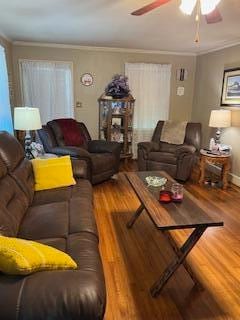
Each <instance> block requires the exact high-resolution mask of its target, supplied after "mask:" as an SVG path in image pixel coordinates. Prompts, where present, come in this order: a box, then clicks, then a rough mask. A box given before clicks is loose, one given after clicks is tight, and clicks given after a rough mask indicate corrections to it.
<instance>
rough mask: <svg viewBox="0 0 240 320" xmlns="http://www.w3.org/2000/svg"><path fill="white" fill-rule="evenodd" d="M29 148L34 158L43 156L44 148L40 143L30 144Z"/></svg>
mask: <svg viewBox="0 0 240 320" xmlns="http://www.w3.org/2000/svg"><path fill="white" fill-rule="evenodd" d="M30 147H31V153H32V155H33V157H34V158H37V157H39V156H42V155H44V148H43V145H42V144H41V143H37V142H32V143H31V144H30Z"/></svg>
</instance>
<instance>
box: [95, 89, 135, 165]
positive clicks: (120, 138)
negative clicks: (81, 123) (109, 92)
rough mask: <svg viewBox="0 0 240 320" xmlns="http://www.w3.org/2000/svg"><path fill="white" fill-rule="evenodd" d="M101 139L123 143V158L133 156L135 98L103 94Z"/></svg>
mask: <svg viewBox="0 0 240 320" xmlns="http://www.w3.org/2000/svg"><path fill="white" fill-rule="evenodd" d="M98 102H99V139H101V140H106V141H116V142H118V143H120V144H121V147H122V148H121V159H125V160H127V159H130V158H132V139H133V110H134V102H135V100H134V98H133V97H132V96H131V95H129V96H128V97H125V98H122V99H114V98H112V97H110V96H106V95H105V94H103V95H102V96H101V97H100V98H99V99H98Z"/></svg>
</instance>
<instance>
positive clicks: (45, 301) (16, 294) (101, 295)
mask: <svg viewBox="0 0 240 320" xmlns="http://www.w3.org/2000/svg"><path fill="white" fill-rule="evenodd" d="M39 242H41V243H44V244H48V245H53V244H54V243H55V245H56V243H58V244H57V246H59V244H60V242H61V243H62V244H63V242H65V245H64V246H65V247H66V253H68V254H69V255H70V256H71V257H72V258H73V259H74V260H75V259H76V260H75V261H76V262H77V264H78V269H77V270H66V271H61V270H59V271H43V272H38V273H35V274H32V275H29V276H27V277H6V276H2V275H0V292H4V299H0V308H1V316H2V317H3V319H34V320H46V319H48V318H49V315H50V311H51V319H58V320H66V319H102V317H103V314H104V310H105V300H106V297H105V286H104V276H103V273H102V266H101V258H100V255H99V251H98V242H97V239H96V237H95V236H94V235H92V234H90V233H86V232H83V233H80V234H74V235H71V236H69V237H67V238H65V239H61V240H60V239H42V240H41V241H39ZM61 246H62V245H61ZM0 297H1V295H0ZM6 301H8V303H7V307H6ZM29 301H30V302H31V303H29ZM4 302H5V303H4Z"/></svg>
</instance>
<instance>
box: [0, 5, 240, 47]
mask: <svg viewBox="0 0 240 320" xmlns="http://www.w3.org/2000/svg"><path fill="white" fill-rule="evenodd" d="M152 1H153V0H40V1H36V0H35V1H34V0H21V1H19V0H0V32H1V33H2V34H3V35H5V36H7V37H8V38H10V39H11V40H14V41H32V42H49V43H61V44H72V45H83V46H98V47H118V48H128V49H146V50H160V51H175V52H191V53H197V52H201V51H208V50H212V49H215V48H218V47H222V46H225V45H229V44H232V43H236V42H239V41H240V1H239V0H222V1H221V3H220V5H219V9H220V11H221V13H222V16H223V22H221V23H217V24H212V25H207V24H206V22H205V19H204V18H203V19H202V21H201V31H200V44H197V45H196V44H195V43H194V37H195V21H194V16H190V17H189V16H185V15H183V14H182V13H181V12H180V10H179V8H178V6H179V4H180V0H172V1H170V2H169V3H167V4H165V5H163V6H162V7H160V8H158V9H156V10H154V11H152V12H150V13H148V14H146V15H144V16H140V17H134V16H131V15H130V12H132V11H134V10H136V9H138V8H140V7H141V6H143V5H146V4H148V3H150V2H152Z"/></svg>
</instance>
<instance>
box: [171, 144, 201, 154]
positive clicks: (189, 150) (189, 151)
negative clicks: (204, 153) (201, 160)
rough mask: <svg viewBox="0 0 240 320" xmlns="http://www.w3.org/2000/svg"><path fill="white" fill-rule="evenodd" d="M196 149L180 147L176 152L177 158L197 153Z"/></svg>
mask: <svg viewBox="0 0 240 320" xmlns="http://www.w3.org/2000/svg"><path fill="white" fill-rule="evenodd" d="M196 150H197V149H196V148H195V147H194V146H192V145H188V144H184V145H181V146H178V147H177V148H176V151H175V155H176V156H177V157H180V156H183V155H185V154H193V153H195V152H196Z"/></svg>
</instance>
